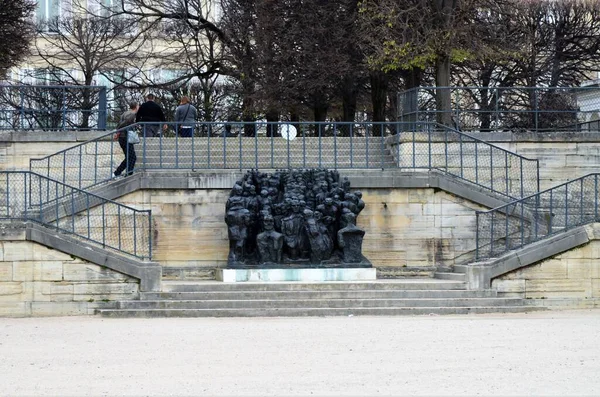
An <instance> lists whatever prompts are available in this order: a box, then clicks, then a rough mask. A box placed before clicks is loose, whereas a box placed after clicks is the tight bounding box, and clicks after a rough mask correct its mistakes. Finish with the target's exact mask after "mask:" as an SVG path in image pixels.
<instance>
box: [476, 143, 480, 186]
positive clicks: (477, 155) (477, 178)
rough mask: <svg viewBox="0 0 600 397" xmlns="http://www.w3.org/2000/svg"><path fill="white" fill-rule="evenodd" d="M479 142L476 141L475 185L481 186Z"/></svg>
mask: <svg viewBox="0 0 600 397" xmlns="http://www.w3.org/2000/svg"><path fill="white" fill-rule="evenodd" d="M478 143H479V142H478V141H475V184H476V185H479V152H478V149H479V145H478Z"/></svg>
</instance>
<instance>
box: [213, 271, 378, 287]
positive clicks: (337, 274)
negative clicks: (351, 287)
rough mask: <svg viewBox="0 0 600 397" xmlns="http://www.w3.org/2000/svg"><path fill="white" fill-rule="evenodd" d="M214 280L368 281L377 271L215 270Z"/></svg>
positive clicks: (374, 276) (229, 281) (374, 277)
mask: <svg viewBox="0 0 600 397" xmlns="http://www.w3.org/2000/svg"><path fill="white" fill-rule="evenodd" d="M216 278H217V280H219V281H224V282H227V283H236V282H244V281H255V282H261V281H262V282H269V281H305V282H320V281H323V282H324V281H370V280H375V279H376V278H377V269H375V268H373V267H371V268H329V269H217V272H216Z"/></svg>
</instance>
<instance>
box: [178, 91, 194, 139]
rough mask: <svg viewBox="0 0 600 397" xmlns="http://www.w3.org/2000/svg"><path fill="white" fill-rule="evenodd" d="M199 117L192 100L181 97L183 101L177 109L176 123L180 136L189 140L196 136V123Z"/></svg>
mask: <svg viewBox="0 0 600 397" xmlns="http://www.w3.org/2000/svg"><path fill="white" fill-rule="evenodd" d="M196 117H198V111H197V110H196V108H195V107H194V106H193V105H192V104H191V103H190V98H189V97H187V96H183V97H181V101H180V103H179V106H177V109H175V122H176V123H177V124H176V125H177V126H178V131H177V133H178V135H179V136H181V137H186V138H189V137H191V136H192V135H194V123H195V122H196Z"/></svg>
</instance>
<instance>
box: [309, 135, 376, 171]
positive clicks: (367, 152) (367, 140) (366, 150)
mask: <svg viewBox="0 0 600 397" xmlns="http://www.w3.org/2000/svg"><path fill="white" fill-rule="evenodd" d="M319 146H320V144H319ZM320 165H321V154H320V153H319V166H320ZM365 168H369V124H365Z"/></svg>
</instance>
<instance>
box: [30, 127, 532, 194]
mask: <svg viewBox="0 0 600 397" xmlns="http://www.w3.org/2000/svg"><path fill="white" fill-rule="evenodd" d="M284 124H287V123H261V122H257V123H227V122H225V123H224V122H201V123H194V124H193V127H194V128H193V131H194V133H193V134H192V135H191V136H190V137H184V136H181V135H180V134H176V133H175V131H178V130H179V127H180V126H181V125H180V124H177V123H162V122H161V123H137V124H134V125H133V126H130V127H128V128H133V129H137V130H138V131H139V133H140V136H141V143H140V144H138V145H135V146H134V148H135V149H134V150H135V151H136V154H137V162H136V169H137V170H151V169H191V170H200V169H249V168H254V169H277V168H312V167H320V168H332V169H368V168H371V169H398V168H400V169H416V168H421V169H422V168H426V169H438V170H442V171H444V172H447V173H448V174H451V175H454V176H457V177H459V178H461V179H463V180H467V181H470V182H473V183H475V184H477V185H479V186H482V187H484V188H487V189H491V190H492V191H494V192H498V193H500V194H502V195H505V196H508V197H511V198H520V197H524V196H527V195H529V194H532V193H535V192H537V191H539V164H538V161H537V160H532V159H528V158H526V157H523V156H520V155H518V154H516V153H513V152H510V151H508V150H506V149H504V148H501V147H499V146H496V145H493V144H489V143H487V142H485V141H483V140H481V139H478V138H476V137H473V136H471V135H468V134H465V133H462V132H460V131H457V130H454V129H451V128H449V127H447V126H443V125H439V124H436V123H431V122H417V123H414V122H391V123H387V122H381V123H348V122H340V123H337V122H336V123H327V122H320V123H312V122H299V123H293V124H292V125H293V126H294V127H295V128H296V131H297V136H296V138H295V139H294V140H285V139H283V138H281V137H277V136H274V134H275V133H276V132H277V131H281V130H282V128H283V125H284ZM164 125H166V126H167V127H168V128H167V132H165V131H164V130H163V128H162V126H164ZM159 132H160V135H158V136H156V137H153V134H155V133H156V134H158V133H159ZM112 134H113V133H112V132H111V133H107V134H105V135H102V136H100V137H98V138H95V139H92V140H89V141H87V142H84V143H80V144H78V145H75V146H73V147H71V148H68V149H65V150H61V151H59V152H57V153H55V154H52V155H49V156H46V157H43V158H40V159H31V160H30V170H31V171H33V172H37V173H39V174H42V175H45V176H47V177H49V178H52V179H56V180H58V181H61V182H62V183H65V184H68V185H71V186H76V187H77V188H80V189H86V188H89V187H92V186H95V185H98V184H100V183H103V182H106V181H108V180H111V179H112V178H113V177H114V175H113V171H114V170H115V168H116V167H117V165H118V164H119V163H120V162H121V161H122V160H123V159H124V157H125V155H124V154H123V152H122V150H121V148H120V147H119V145H118V144H117V142H116V141H114V140H111V139H110V137H111V136H112ZM127 150H129V146H128V149H127ZM492 166H494V167H499V168H500V170H501V171H502V172H500V171H498V170H494V169H493V168H494V167H492Z"/></svg>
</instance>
